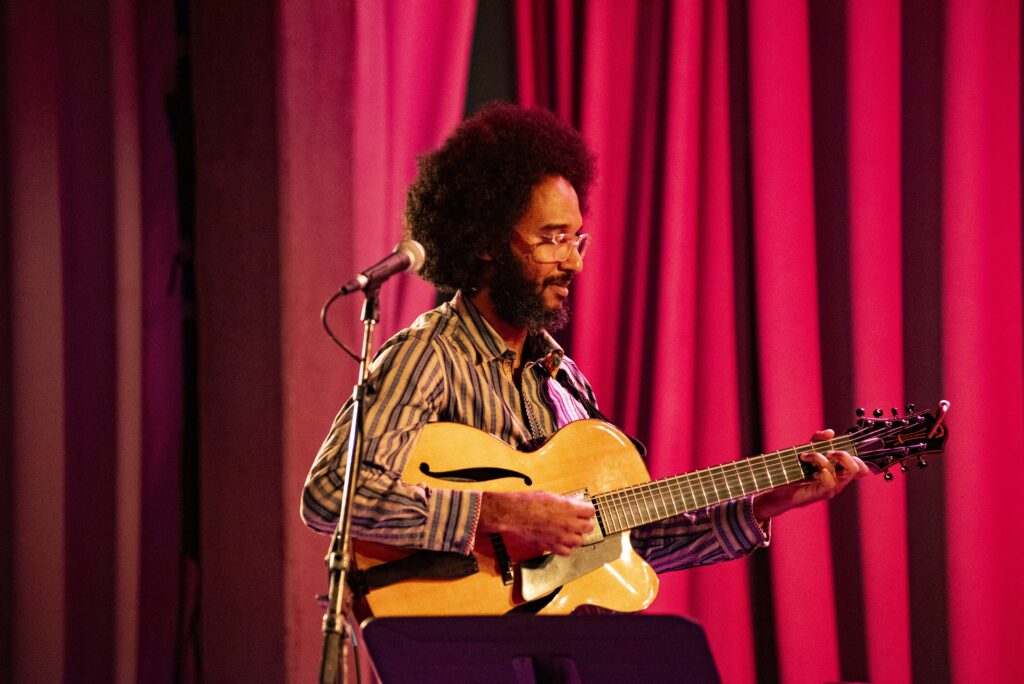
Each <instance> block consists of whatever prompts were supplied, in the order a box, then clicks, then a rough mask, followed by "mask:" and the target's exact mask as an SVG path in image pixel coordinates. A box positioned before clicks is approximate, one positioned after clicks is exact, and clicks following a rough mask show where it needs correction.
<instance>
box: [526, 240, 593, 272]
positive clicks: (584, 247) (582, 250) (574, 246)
mask: <svg viewBox="0 0 1024 684" xmlns="http://www.w3.org/2000/svg"><path fill="white" fill-rule="evenodd" d="M537 237H539V238H540V242H534V243H532V244H530V243H528V244H529V247H530V258H531V259H533V260H534V261H536V262H537V263H538V264H560V263H562V262H563V261H567V260H568V259H570V258H571V257H572V253H573V250H575V251H576V253H577V254H579V255H580V259H582V258H583V256H584V255H585V254H586V253H587V251H588V250H589V249H590V244H591V242H593V240H594V236H593V234H592V233H577V234H575V235H573V234H571V233H559V234H558V235H551V236H546V235H539V236H537ZM565 244H568V245H569V252H568V253H567V254H566V255H565V256H564V257H562V258H561V259H550V260H543V261H542V260H540V259H538V258H537V248H538V247H544V246H546V245H553V246H554V247H555V249H558V248H559V247H561V246H562V245H565Z"/></svg>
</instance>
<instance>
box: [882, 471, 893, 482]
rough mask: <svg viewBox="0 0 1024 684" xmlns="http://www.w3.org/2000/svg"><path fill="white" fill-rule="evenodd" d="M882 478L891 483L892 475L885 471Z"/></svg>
mask: <svg viewBox="0 0 1024 684" xmlns="http://www.w3.org/2000/svg"><path fill="white" fill-rule="evenodd" d="M882 477H883V478H884V479H885V481H886V482H892V477H893V475H892V473H890V472H889V471H888V470H886V471H885V475H883V476H882Z"/></svg>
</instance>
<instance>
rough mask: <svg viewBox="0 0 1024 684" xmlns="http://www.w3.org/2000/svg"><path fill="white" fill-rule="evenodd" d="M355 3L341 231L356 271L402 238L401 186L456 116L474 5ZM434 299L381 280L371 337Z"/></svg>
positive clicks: (409, 282)
mask: <svg viewBox="0 0 1024 684" xmlns="http://www.w3.org/2000/svg"><path fill="white" fill-rule="evenodd" d="M355 7H356V51H357V52H356V58H355V59H356V80H355V84H354V87H355V91H354V94H353V98H352V107H353V114H354V132H353V141H352V142H353V153H354V164H355V169H354V174H353V176H352V191H353V198H354V200H355V203H354V219H353V225H352V226H349V227H348V229H347V230H346V231H345V232H346V233H347V234H348V235H349V239H350V240H351V241H352V242H351V246H352V253H353V255H355V257H356V262H357V263H358V264H360V266H359V268H364V267H365V266H368V265H370V264H372V263H374V262H376V261H377V260H378V259H380V258H381V257H382V256H384V255H385V254H387V253H389V252H390V251H391V249H392V248H393V247H394V245H395V243H396V242H398V241H399V240H400V239H401V238H402V211H403V209H404V207H405V190H406V188H407V187H408V185H409V183H410V182H411V181H412V179H413V177H414V176H415V174H416V157H417V156H418V155H420V154H422V153H424V152H426V151H428V150H431V149H433V148H435V147H437V146H438V145H439V144H440V143H441V141H442V140H444V138H445V136H447V134H448V133H449V132H450V131H451V129H452V128H454V127H455V124H457V123H458V122H459V121H460V120H461V119H462V109H463V106H464V103H465V98H466V83H467V78H468V73H469V53H470V48H471V47H472V37H473V35H472V34H473V19H474V17H475V3H472V2H456V1H454V0H448V1H446V2H400V3H395V2H386V1H383V0H382V1H374V2H357V3H356V5H355ZM411 37H415V38H411ZM433 301H434V292H433V290H432V289H431V288H430V287H429V285H427V284H426V283H425V282H424V281H422V280H420V279H418V278H398V279H395V281H394V282H391V283H388V288H387V289H386V290H384V291H383V292H382V297H381V310H382V316H383V317H382V319H381V328H380V331H379V333H378V334H379V335H380V337H379V338H378V341H383V340H384V339H386V337H387V336H390V334H391V333H393V332H395V331H397V330H398V329H400V328H403V327H405V326H406V325H408V323H409V321H411V320H412V319H413V318H415V317H416V316H417V315H419V314H420V313H422V312H423V311H424V310H426V309H428V308H430V307H431V306H432V304H433ZM355 320H356V321H358V318H356V319H355ZM354 339H359V338H358V337H357V338H354Z"/></svg>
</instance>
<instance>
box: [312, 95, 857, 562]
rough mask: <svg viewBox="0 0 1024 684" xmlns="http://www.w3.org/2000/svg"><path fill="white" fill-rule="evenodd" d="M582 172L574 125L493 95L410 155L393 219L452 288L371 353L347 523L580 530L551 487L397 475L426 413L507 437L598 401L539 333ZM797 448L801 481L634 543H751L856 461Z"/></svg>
mask: <svg viewBox="0 0 1024 684" xmlns="http://www.w3.org/2000/svg"><path fill="white" fill-rule="evenodd" d="M593 176H594V160H593V156H592V154H591V153H590V151H589V150H588V148H587V146H586V144H585V142H584V141H583V139H582V137H581V136H580V135H579V134H578V133H577V132H576V131H575V130H573V129H572V128H571V127H569V126H566V125H565V124H563V123H561V122H560V121H559V120H558V119H557V118H556V117H555V116H554V115H552V114H550V113H548V112H545V111H541V110H524V109H521V108H518V107H515V106H513V105H508V104H498V105H491V106H489V107H487V108H485V109H483V110H482V111H481V112H479V113H478V114H476V115H475V116H473V117H472V118H470V119H468V120H466V121H464V122H463V123H462V124H461V125H460V126H459V127H458V128H457V129H456V131H455V132H454V133H453V134H452V136H451V137H450V138H449V139H448V140H447V141H446V142H445V143H444V145H443V146H442V147H441V148H439V149H438V150H436V151H434V152H432V153H430V154H428V155H426V156H425V157H423V158H422V159H421V160H420V165H419V175H418V177H417V179H416V180H415V182H414V183H413V184H412V186H411V187H410V190H409V194H408V201H407V206H406V216H405V218H406V226H407V231H408V233H409V234H410V235H411V237H412V238H413V239H415V240H418V241H419V242H421V243H422V244H423V245H424V246H425V248H426V252H427V255H428V256H427V261H426V265H425V267H424V269H423V273H422V275H423V277H424V278H426V279H427V280H429V281H430V282H432V283H433V284H434V285H436V286H437V287H438V288H439V289H441V290H442V291H447V292H449V293H454V297H453V299H452V300H451V301H450V302H448V303H446V304H443V305H442V306H440V307H438V308H436V309H434V310H432V311H430V312H427V313H425V314H423V315H422V316H420V318H418V319H417V320H416V322H414V323H413V325H412V326H411V327H409V328H407V329H406V330H403V331H402V332H400V333H398V334H397V335H396V336H395V337H393V338H392V339H391V340H389V341H388V342H387V343H386V344H385V345H383V347H382V348H381V350H380V351H379V353H378V354H377V356H376V358H375V360H374V363H373V366H372V376H371V377H372V379H371V391H370V393H369V397H368V399H367V401H366V404H365V418H364V425H365V429H364V446H365V458H364V465H363V467H362V469H361V475H360V481H359V486H358V490H357V494H356V498H355V501H354V506H353V519H352V531H353V532H352V533H353V535H354V536H356V537H359V538H363V539H367V540H372V541H375V542H380V543H385V544H390V545H396V546H403V547H413V548H420V549H429V550H436V551H451V552H457V553H461V554H468V553H470V552H472V550H473V548H474V545H475V544H476V540H477V538H478V536H479V535H483V534H487V533H500V534H501V535H502V538H503V539H506V540H507V541H509V542H510V543H512V544H515V545H517V546H518V547H520V548H522V547H525V548H526V550H527V551H528V552H532V553H535V554H540V553H541V552H544V551H549V552H552V553H555V554H560V555H567V554H569V553H570V552H571V551H572V549H573V548H575V547H578V546H580V545H581V544H582V543H583V539H584V536H585V535H586V534H587V533H588V532H590V531H591V530H592V529H593V528H594V524H595V514H594V507H593V506H592V505H591V504H589V503H585V502H582V501H580V500H577V499H574V498H570V497H567V496H562V495H560V494H558V493H549V492H541V491H530V492H486V493H481V492H477V491H455V490H448V489H431V488H428V487H425V486H420V485H413V484H409V483H406V482H403V481H402V480H401V479H400V478H399V474H400V473H401V471H402V468H403V466H404V463H405V459H406V457H407V456H408V454H409V451H410V449H411V447H412V445H413V444H414V443H415V441H416V438H417V436H418V435H419V433H420V431H421V430H422V428H423V426H424V425H426V424H427V423H430V422H438V421H448V422H458V423H464V424H467V425H470V426H472V427H475V428H479V429H481V430H484V431H486V432H489V433H491V434H493V435H496V436H497V437H499V438H500V439H502V440H503V441H505V442H507V443H508V444H510V445H513V446H515V447H524V446H528V445H535V444H538V443H539V442H541V441H543V439H544V438H546V437H548V436H550V435H551V434H553V433H554V432H555V431H556V430H557V429H559V428H560V427H563V426H564V425H566V424H567V423H569V422H572V421H574V420H579V419H584V418H590V417H594V416H597V415H600V414H599V413H598V412H597V409H596V400H595V399H594V394H593V392H592V391H591V388H590V385H589V384H588V383H587V381H586V379H585V378H584V376H583V375H582V373H581V372H580V371H579V369H578V368H577V367H576V365H575V364H574V363H573V362H572V361H571V360H570V359H569V358H567V357H564V355H563V354H562V351H561V349H560V348H559V347H558V345H557V344H556V343H555V341H554V340H553V339H552V338H551V337H550V335H549V334H548V331H551V330H557V329H558V328H559V327H561V326H562V325H563V324H564V323H565V322H566V320H567V315H568V314H567V311H568V309H567V306H568V299H569V295H570V288H571V284H572V281H573V279H574V277H575V276H576V275H577V274H578V273H579V272H580V271H581V270H582V269H583V259H584V256H585V254H586V251H587V249H588V248H589V246H590V244H591V242H592V238H591V236H590V235H589V234H587V233H585V232H583V212H584V211H585V210H586V206H587V198H588V192H589V190H590V186H591V181H592V180H593ZM349 415H350V405H349V404H346V406H345V407H343V408H342V410H341V412H340V413H339V414H338V416H337V418H336V419H335V421H334V425H333V426H332V428H331V431H330V433H329V434H328V436H327V439H326V441H325V442H324V444H323V446H322V447H321V449H320V452H319V454H318V455H317V457H316V460H315V462H314V463H313V467H312V469H311V471H310V473H309V477H308V479H307V481H306V487H305V491H304V496H303V500H302V516H303V519H304V520H305V521H306V523H307V524H308V525H309V526H310V527H312V528H313V529H315V530H317V531H320V532H325V533H329V532H331V531H332V530H333V529H334V526H335V524H336V521H337V516H338V502H339V500H340V497H341V485H342V475H343V473H342V469H343V468H344V460H345V450H346V447H347V436H348V425H349ZM831 437H832V434H831V432H830V431H825V432H821V433H818V434H817V435H815V439H829V438H831ZM802 458H803V459H804V460H806V461H808V462H811V463H813V464H815V465H816V466H817V467H818V469H819V473H818V475H817V476H816V479H815V480H814V481H812V482H806V483H801V484H797V485H790V486H787V487H781V488H778V489H774V490H771V491H768V492H763V493H761V494H759V495H755V496H749V497H745V498H741V499H738V500H736V501H731V502H727V503H723V504H719V505H717V506H713V507H710V508H707V509H704V510H701V511H699V512H697V513H693V514H687V515H680V516H676V517H673V518H669V519H668V520H665V521H662V522H659V523H652V524H649V525H646V526H643V527H640V528H638V529H635V530H633V531H632V534H631V538H632V539H631V540H632V543H633V546H634V548H635V549H636V550H637V552H638V553H639V554H640V555H641V556H643V557H644V558H645V559H646V560H647V561H648V562H649V563H650V564H651V565H652V566H653V567H654V568H655V570H657V571H659V572H663V571H666V570H675V569H681V568H686V567H691V566H694V565H703V564H708V563H714V562H717V561H721V560H728V559H732V558H738V557H741V556H743V555H746V554H748V553H750V552H751V551H753V550H754V549H755V548H757V547H759V546H764V545H766V544H767V543H768V533H767V527H768V526H767V523H768V520H769V519H770V518H771V517H772V516H774V515H778V514H780V513H783V512H785V511H786V510H789V509H791V508H794V507H798V506H802V505H806V504H808V503H811V502H814V501H817V500H820V499H826V498H830V497H832V496H833V495H834V494H835V493H837V492H839V491H841V490H842V489H843V488H844V487H846V486H847V485H848V484H849V483H850V482H851V481H853V480H854V479H856V478H858V477H860V476H862V475H864V474H866V473H867V468H866V466H865V465H864V464H863V463H862V462H861V461H860V460H859V459H857V458H855V457H852V456H851V455H850V454H848V453H846V452H841V451H840V452H832V453H829V454H817V453H811V454H805V455H804V456H802ZM836 464H839V465H840V466H842V469H841V470H840V471H838V474H837V470H836V468H835V465H836Z"/></svg>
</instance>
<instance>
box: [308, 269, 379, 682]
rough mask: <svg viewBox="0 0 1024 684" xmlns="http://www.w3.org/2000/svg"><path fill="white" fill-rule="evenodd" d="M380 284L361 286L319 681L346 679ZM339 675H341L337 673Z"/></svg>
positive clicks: (328, 564) (330, 554)
mask: <svg viewBox="0 0 1024 684" xmlns="http://www.w3.org/2000/svg"><path fill="white" fill-rule="evenodd" d="M379 289H380V286H379V285H378V286H376V287H373V288H371V289H367V290H364V293H365V295H366V300H365V301H364V302H363V311H362V314H361V315H360V318H361V319H362V321H363V348H362V351H361V353H360V355H359V357H360V358H359V381H358V382H357V383H356V386H355V389H354V390H353V391H352V417H351V423H350V428H349V435H348V454H347V456H346V458H345V477H344V480H343V483H342V485H343V486H342V490H341V491H342V496H341V506H340V510H339V511H338V525H337V526H336V527H335V528H334V534H333V536H332V537H331V546H330V551H328V553H327V556H326V558H324V561H325V562H326V563H327V577H328V588H327V612H325V613H324V621H323V629H322V631H323V633H324V648H323V656H322V658H321V661H320V684H337V682H345V681H346V680H345V675H346V672H345V669H346V667H347V666H348V654H349V645H350V640H349V639H348V638H347V637H348V636H349V635H348V632H349V630H350V629H351V628H350V626H349V624H348V622H347V621H346V619H345V614H344V613H345V590H346V586H347V585H346V580H347V574H348V570H349V559H350V552H349V537H350V534H349V529H350V527H351V523H352V500H353V499H354V498H355V493H356V483H357V482H358V480H359V477H358V475H359V473H358V469H359V467H360V465H361V464H362V462H363V459H362V455H363V401H364V398H365V396H366V384H367V379H368V378H369V376H370V365H369V360H370V345H371V341H372V339H373V327H374V326H375V325H376V324H377V322H378V321H380V305H379V302H378V300H377V294H378V291H379ZM339 675H340V676H339Z"/></svg>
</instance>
